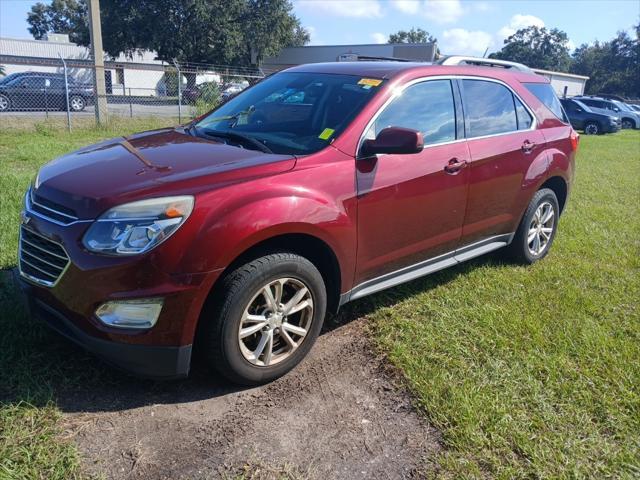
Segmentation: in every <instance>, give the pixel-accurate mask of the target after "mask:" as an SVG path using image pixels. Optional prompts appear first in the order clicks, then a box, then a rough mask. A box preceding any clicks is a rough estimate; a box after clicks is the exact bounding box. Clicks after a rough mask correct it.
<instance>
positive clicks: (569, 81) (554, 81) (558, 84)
mask: <svg viewBox="0 0 640 480" xmlns="http://www.w3.org/2000/svg"><path fill="white" fill-rule="evenodd" d="M533 71H534V72H536V73H537V74H538V75H542V76H543V77H547V78H548V79H549V80H551V85H552V86H553V89H554V90H555V91H556V95H558V96H559V97H560V98H562V97H575V96H576V95H583V94H584V87H585V85H586V83H587V80H589V77H584V76H582V75H574V74H573V73H563V72H552V71H550V70H540V69H538V68H534V69H533Z"/></svg>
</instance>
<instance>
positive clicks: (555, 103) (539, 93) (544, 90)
mask: <svg viewBox="0 0 640 480" xmlns="http://www.w3.org/2000/svg"><path fill="white" fill-rule="evenodd" d="M524 86H525V87H527V90H529V91H530V92H531V93H533V94H534V95H535V96H536V98H537V99H538V100H540V101H541V102H542V103H543V104H544V105H545V106H546V107H547V108H548V109H549V110H551V112H553V114H554V115H555V116H556V117H558V118H559V119H560V120H562V121H563V122H565V123H569V120H567V116H566V115H565V113H564V110H562V105H560V100H559V99H558V96H557V95H556V92H555V91H554V90H553V87H552V86H551V84H550V83H525V84H524Z"/></svg>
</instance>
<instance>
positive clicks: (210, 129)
mask: <svg viewBox="0 0 640 480" xmlns="http://www.w3.org/2000/svg"><path fill="white" fill-rule="evenodd" d="M382 84H383V81H382V80H379V79H374V78H362V77H359V76H352V75H334V74H317V73H296V72H285V73H279V74H276V75H273V76H271V77H269V78H266V79H265V80H263V81H262V82H260V83H258V84H256V85H255V86H253V87H252V88H250V89H247V90H245V91H244V92H243V93H241V94H239V95H238V96H237V97H234V98H232V99H231V100H229V101H228V102H227V103H225V104H224V105H222V106H221V107H220V108H218V109H217V110H214V111H213V112H212V113H210V114H209V115H208V116H206V117H205V118H203V119H202V120H201V121H200V122H198V123H197V124H196V125H195V132H196V134H197V135H203V136H211V137H216V135H219V137H220V138H227V139H230V140H232V141H238V143H240V141H239V139H241V138H242V137H245V138H249V139H250V143H253V144H254V146H255V141H257V142H260V143H262V144H263V145H264V146H265V147H267V149H268V150H269V151H271V152H273V153H279V154H289V155H306V154H309V153H313V152H316V151H318V150H321V149H322V148H324V147H325V146H327V145H329V144H330V143H331V142H332V141H333V140H334V139H335V138H336V137H337V136H338V135H340V133H341V132H342V131H343V130H344V129H345V128H346V127H347V126H348V125H349V123H350V122H351V121H352V120H353V118H354V117H355V116H356V115H357V114H358V113H359V112H360V111H361V110H362V108H363V107H364V106H365V105H366V104H367V102H369V100H370V99H371V98H373V96H374V95H375V93H376V92H377V91H378V90H379V89H380V87H381V85H382ZM234 139H235V140H234ZM265 151H266V150H265Z"/></svg>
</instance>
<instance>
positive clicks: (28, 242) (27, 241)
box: [22, 238, 69, 260]
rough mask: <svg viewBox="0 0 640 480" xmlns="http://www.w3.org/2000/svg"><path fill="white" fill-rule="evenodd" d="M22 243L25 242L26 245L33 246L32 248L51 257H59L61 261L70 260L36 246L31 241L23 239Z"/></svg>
mask: <svg viewBox="0 0 640 480" xmlns="http://www.w3.org/2000/svg"><path fill="white" fill-rule="evenodd" d="M22 241H23V242H24V243H26V244H27V245H30V246H32V247H34V248H37V249H38V250H42V251H43V252H45V253H48V254H49V255H52V256H54V257H58V258H59V259H60V260H69V258H68V257H63V256H62V255H58V254H57V253H53V252H50V251H49V250H47V249H45V248H42V247H39V246H38V245H36V244H35V243H31V242H30V241H29V240H25V239H24V238H23V239H22Z"/></svg>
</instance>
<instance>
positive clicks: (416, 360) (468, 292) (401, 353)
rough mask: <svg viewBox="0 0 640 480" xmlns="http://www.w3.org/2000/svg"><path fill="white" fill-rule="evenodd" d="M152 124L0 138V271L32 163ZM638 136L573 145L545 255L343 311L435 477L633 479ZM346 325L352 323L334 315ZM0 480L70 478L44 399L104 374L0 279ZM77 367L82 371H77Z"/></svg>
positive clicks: (54, 415) (51, 402)
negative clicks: (432, 453) (409, 400)
mask: <svg viewBox="0 0 640 480" xmlns="http://www.w3.org/2000/svg"><path fill="white" fill-rule="evenodd" d="M154 126H160V125H158V124H155V123H149V122H145V123H141V122H140V123H136V124H131V123H126V124H119V125H115V126H110V127H108V128H106V129H85V130H79V131H75V132H73V133H72V134H68V133H67V132H65V131H61V130H57V129H52V128H48V127H43V126H38V127H37V128H35V129H33V130H31V131H24V130H11V131H0V166H1V168H0V192H1V196H0V201H1V205H0V206H1V207H2V208H1V211H2V217H1V218H2V225H3V227H4V228H3V229H2V230H0V265H1V267H2V268H3V269H8V268H11V267H13V266H15V263H16V262H15V257H16V243H17V242H16V236H17V228H18V227H17V226H18V214H19V211H20V206H21V199H22V194H23V192H24V190H25V188H26V186H27V185H28V183H29V181H30V180H31V178H32V177H33V175H34V174H35V171H36V169H37V168H38V166H39V165H41V164H43V163H45V162H46V161H48V160H50V159H52V158H54V157H56V156H58V155H60V154H62V153H64V152H66V151H68V150H71V149H73V148H76V147H79V146H81V145H84V144H88V143H91V142H95V141H98V140H100V139H102V138H106V137H110V136H115V135H121V134H125V133H129V132H132V131H135V130H139V129H141V128H145V127H146V128H150V127H154ZM639 201H640V132H628V131H625V132H621V133H619V134H616V135H610V136H602V137H584V136H583V138H582V139H581V145H580V151H579V158H578V164H577V181H576V185H575V188H574V191H573V194H572V197H571V198H570V200H569V204H568V207H567V210H566V212H565V214H564V215H563V217H562V220H561V222H560V231H559V234H558V236H557V238H556V241H555V244H554V247H553V250H552V252H551V253H550V255H549V256H548V257H547V258H546V259H545V260H544V261H542V262H540V263H538V264H536V265H534V266H532V267H521V266H516V265H512V264H509V263H504V262H502V261H501V260H500V256H499V255H492V256H489V257H485V258H481V259H478V260H475V261H472V262H470V263H467V264H465V265H462V266H459V267H457V268H454V269H450V270H447V271H444V272H441V273H439V274H436V275H433V276H431V277H428V278H426V279H424V280H419V281H416V282H413V283H411V284H408V285H406V286H402V287H399V288H395V289H393V290H390V291H387V292H383V293H381V294H378V295H375V296H373V297H370V298H368V299H364V300H362V301H359V302H355V303H354V304H353V305H351V306H348V307H347V308H348V309H349V310H351V313H353V312H359V311H361V312H362V313H363V314H365V315H366V316H367V317H368V318H369V325H370V326H371V335H372V338H373V339H374V340H375V341H376V342H377V344H378V345H379V347H380V349H381V350H382V351H384V352H386V353H387V355H388V358H389V360H390V362H391V363H392V364H393V365H394V366H395V367H397V368H398V370H399V372H400V374H401V375H403V377H404V378H405V379H406V382H407V384H408V386H409V387H410V388H411V390H412V391H413V392H414V394H415V398H416V403H417V405H418V408H419V409H420V410H421V411H422V412H423V413H424V414H425V415H427V416H428V418H429V419H430V421H431V422H432V423H433V424H434V425H435V426H436V427H438V429H439V430H440V431H441V432H442V439H443V442H444V446H445V448H444V449H443V450H442V453H441V454H440V455H439V457H437V458H436V460H435V464H434V467H435V468H436V473H437V474H438V476H441V477H443V478H461V477H467V478H474V477H484V478H486V477H489V478H514V477H516V478H586V477H591V478H607V477H609V478H634V477H635V478H637V477H639V476H640V314H639V312H638V299H639V298H640V268H639V267H640V255H639V254H640V207H639ZM349 316H353V315H349ZM0 327H1V328H2V334H1V335H0V479H4V478H11V479H14V478H18V479H32V478H47V479H68V478H77V477H80V476H81V473H80V469H79V463H78V457H77V453H76V450H75V447H74V445H73V443H72V442H71V441H69V440H67V439H66V437H65V435H64V432H63V431H62V429H61V427H60V412H59V410H58V408H57V407H56V392H57V391H60V389H64V388H71V389H72V388H73V386H74V385H78V384H79V383H83V384H89V385H90V384H91V382H101V383H103V384H104V383H105V382H107V383H113V385H114V388H117V375H118V374H117V373H113V372H112V371H111V370H110V369H108V368H104V367H103V366H102V364H100V363H99V362H97V361H93V360H92V359H91V357H88V356H87V357H82V358H79V354H78V353H77V350H74V353H73V355H68V350H67V348H68V347H67V346H66V344H65V343H64V342H56V341H52V337H53V335H54V334H51V333H49V332H48V330H46V329H45V328H44V327H41V326H40V325H38V324H35V323H31V322H30V320H28V319H27V318H26V315H25V312H24V311H23V309H22V307H21V305H20V304H19V302H17V301H16V292H15V291H14V289H13V286H12V283H11V280H10V276H9V275H7V274H6V273H5V274H4V275H2V276H0ZM78 364H81V365H82V367H81V368H78Z"/></svg>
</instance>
